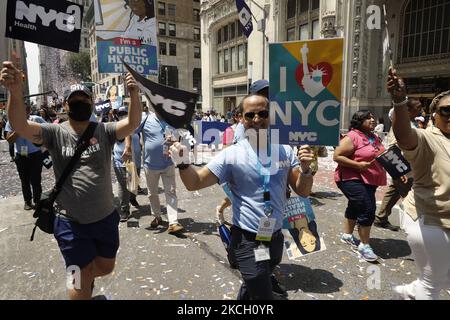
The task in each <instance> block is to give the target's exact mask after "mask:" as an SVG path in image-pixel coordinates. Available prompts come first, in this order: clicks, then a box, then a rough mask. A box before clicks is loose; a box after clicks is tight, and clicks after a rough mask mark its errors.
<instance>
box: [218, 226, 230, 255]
mask: <svg viewBox="0 0 450 320" xmlns="http://www.w3.org/2000/svg"><path fill="white" fill-rule="evenodd" d="M219 235H220V239H221V240H222V242H223V245H224V247H225V249H227V250H228V248H229V247H230V245H231V231H230V229H228V227H227V226H226V225H225V224H224V223H222V224H221V225H220V226H219Z"/></svg>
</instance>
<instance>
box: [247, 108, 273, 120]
mask: <svg viewBox="0 0 450 320" xmlns="http://www.w3.org/2000/svg"><path fill="white" fill-rule="evenodd" d="M256 115H258V117H259V118H261V119H267V118H268V117H269V111H267V110H263V111H259V112H247V113H246V114H244V117H245V119H247V120H253V119H255V116H256Z"/></svg>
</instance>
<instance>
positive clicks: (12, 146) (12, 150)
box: [9, 143, 14, 159]
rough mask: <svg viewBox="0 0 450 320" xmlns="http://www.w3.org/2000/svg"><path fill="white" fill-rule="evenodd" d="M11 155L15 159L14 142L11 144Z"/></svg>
mask: <svg viewBox="0 0 450 320" xmlns="http://www.w3.org/2000/svg"><path fill="white" fill-rule="evenodd" d="M9 155H10V156H11V159H14V143H10V144H9Z"/></svg>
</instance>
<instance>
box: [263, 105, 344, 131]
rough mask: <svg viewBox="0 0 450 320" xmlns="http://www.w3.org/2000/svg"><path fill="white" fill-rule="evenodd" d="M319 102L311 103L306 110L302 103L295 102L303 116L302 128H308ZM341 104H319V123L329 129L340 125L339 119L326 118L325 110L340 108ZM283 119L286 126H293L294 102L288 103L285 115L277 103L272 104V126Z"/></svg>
mask: <svg viewBox="0 0 450 320" xmlns="http://www.w3.org/2000/svg"><path fill="white" fill-rule="evenodd" d="M317 103H318V101H311V102H310V103H309V104H308V106H307V107H306V108H305V107H304V106H303V104H302V102H301V101H294V105H295V107H296V108H297V110H298V112H300V115H301V122H302V126H308V124H309V115H310V114H311V112H312V111H313V109H314V108H315V107H316V105H317ZM340 105H341V104H340V103H339V102H338V101H335V100H327V101H323V102H322V103H320V104H319V106H318V107H317V108H316V119H317V121H319V123H320V124H321V125H323V126H327V127H333V126H336V125H338V124H339V120H338V119H336V118H335V119H331V120H328V119H326V118H325V115H324V113H325V110H326V109H327V108H338V107H339V106H340ZM277 116H278V118H280V119H281V122H282V123H283V125H285V126H291V125H292V102H291V101H286V105H285V113H284V112H283V109H282V108H281V107H280V105H279V104H278V102H277V101H272V102H270V119H271V120H270V124H271V125H275V124H276V119H277Z"/></svg>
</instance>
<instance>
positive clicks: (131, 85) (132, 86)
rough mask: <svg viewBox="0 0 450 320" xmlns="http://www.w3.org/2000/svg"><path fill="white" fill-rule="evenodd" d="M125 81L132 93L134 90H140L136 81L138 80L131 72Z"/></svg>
mask: <svg viewBox="0 0 450 320" xmlns="http://www.w3.org/2000/svg"><path fill="white" fill-rule="evenodd" d="M125 83H126V84H127V88H128V90H129V92H130V94H131V93H134V92H139V87H138V85H137V83H136V80H135V79H134V78H133V76H132V75H131V73H129V72H128V73H127V75H126V77H125Z"/></svg>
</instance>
